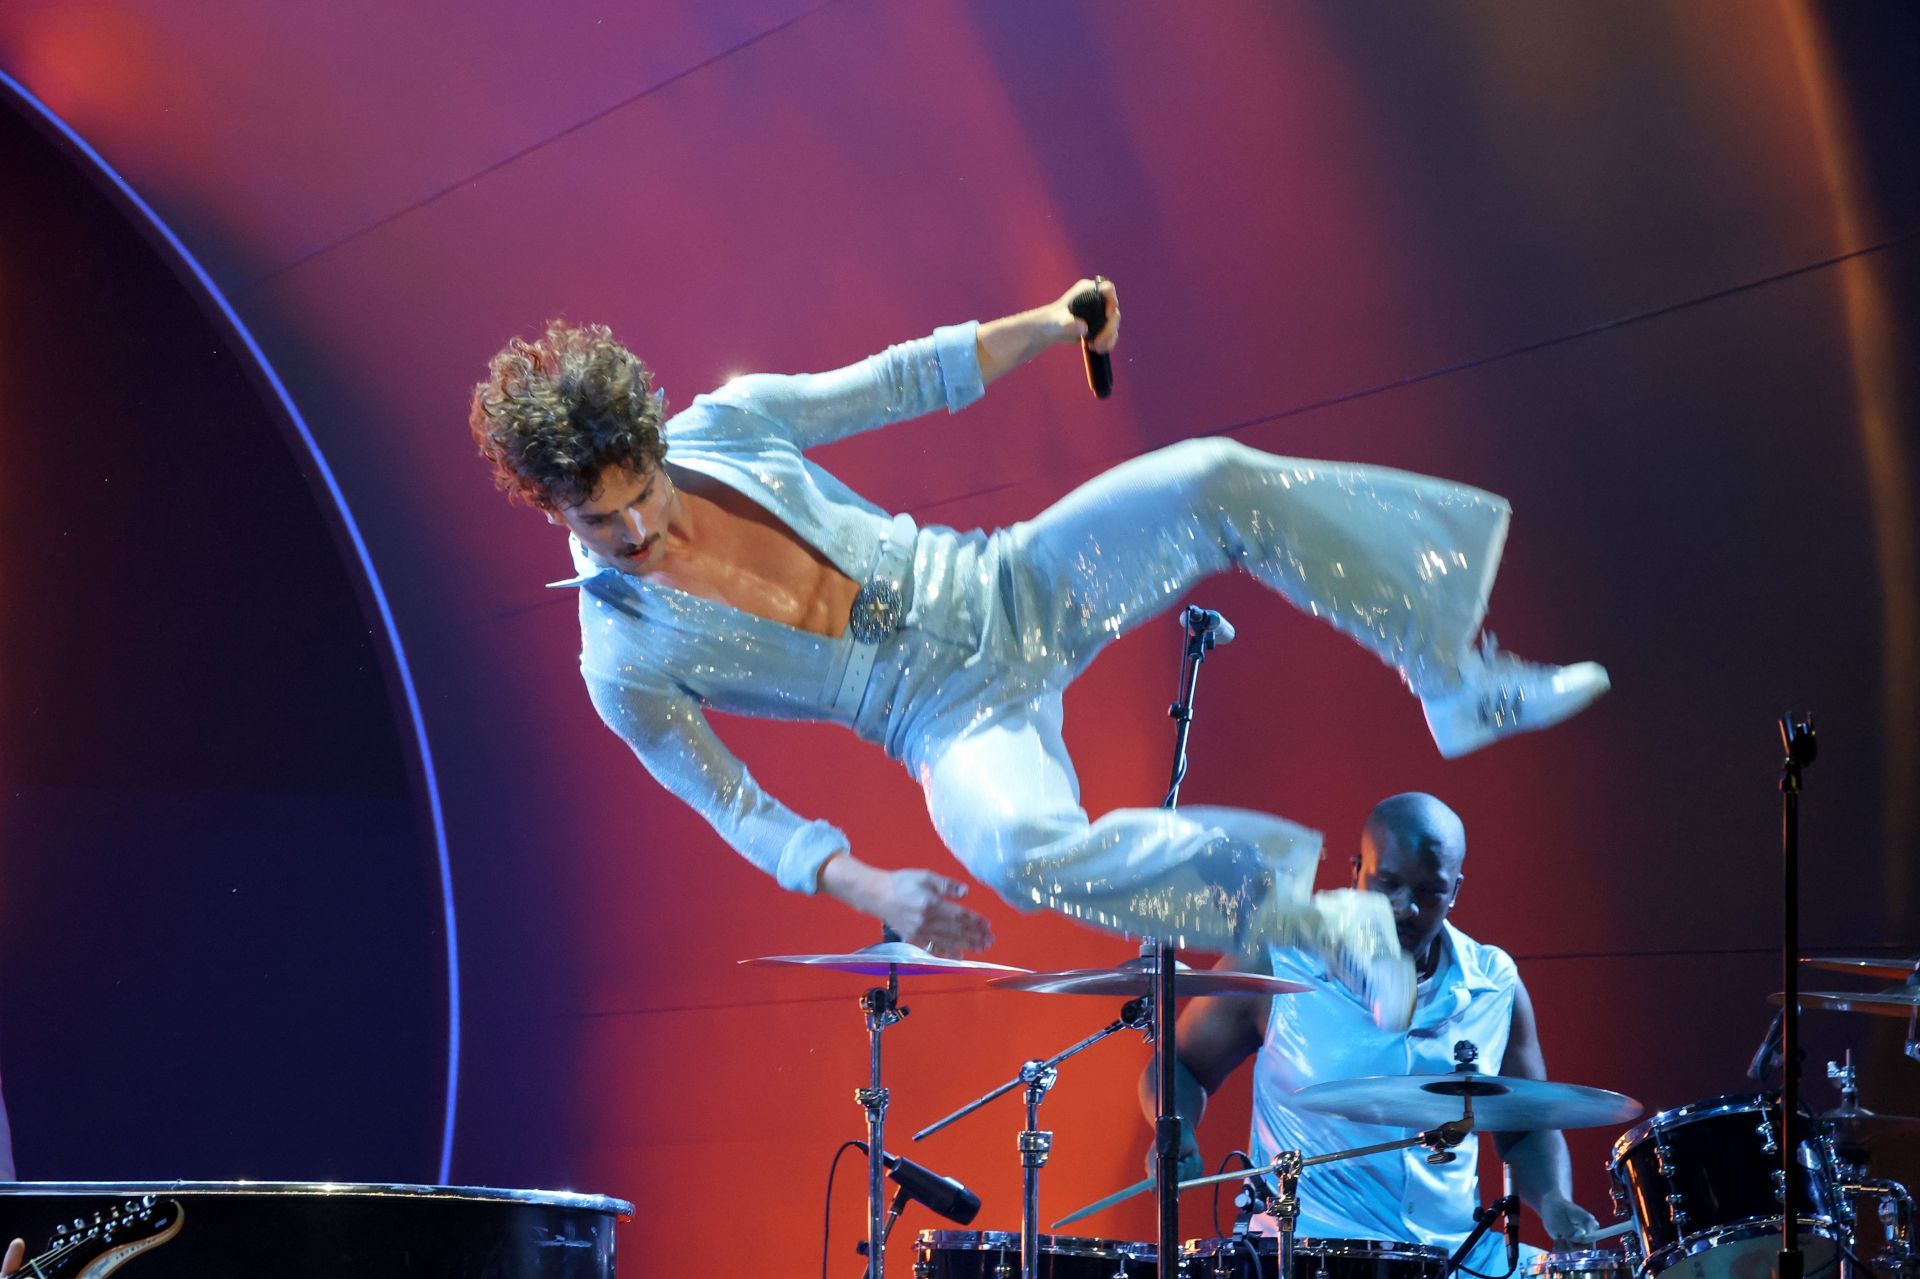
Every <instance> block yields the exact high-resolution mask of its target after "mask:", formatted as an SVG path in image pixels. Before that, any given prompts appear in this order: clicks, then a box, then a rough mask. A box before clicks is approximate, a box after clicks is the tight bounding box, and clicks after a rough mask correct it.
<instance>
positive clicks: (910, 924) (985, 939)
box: [874, 870, 993, 959]
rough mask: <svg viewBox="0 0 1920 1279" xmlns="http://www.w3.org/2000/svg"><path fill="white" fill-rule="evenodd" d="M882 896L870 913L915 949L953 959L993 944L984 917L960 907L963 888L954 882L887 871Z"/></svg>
mask: <svg viewBox="0 0 1920 1279" xmlns="http://www.w3.org/2000/svg"><path fill="white" fill-rule="evenodd" d="M883 893H884V896H883V899H882V901H881V902H880V903H879V904H878V909H877V910H875V912H874V913H875V914H877V915H879V916H880V918H881V919H883V920H885V921H886V922H887V923H888V924H891V925H892V926H893V931H895V932H896V933H899V934H900V935H901V936H902V937H904V938H906V939H907V940H908V941H910V942H912V943H913V944H914V945H916V946H924V947H926V948H927V949H928V950H930V951H932V952H933V953H934V954H936V955H945V956H947V957H948V958H956V959H957V958H958V957H959V956H960V954H961V953H962V952H963V951H969V950H985V949H986V948H987V947H989V946H991V945H993V929H992V928H991V927H990V926H989V925H988V923H987V921H986V918H985V917H984V916H981V915H977V914H975V913H974V912H973V911H970V910H968V909H967V908H966V907H965V906H962V905H960V902H959V899H960V898H962V897H965V896H966V895H967V886H966V885H965V884H963V883H961V882H960V881H959V880H957V879H948V878H947V877H946V876H945V875H936V874H934V872H932V871H930V870H895V871H889V872H887V876H886V880H885V884H884V889H883Z"/></svg>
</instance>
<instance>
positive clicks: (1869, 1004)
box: [1767, 987, 1920, 1017]
mask: <svg viewBox="0 0 1920 1279" xmlns="http://www.w3.org/2000/svg"><path fill="white" fill-rule="evenodd" d="M1785 1001H1786V995H1785V994H1784V993H1782V992H1780V991H1775V992H1774V993H1773V994H1771V995H1768V996H1767V1002H1768V1003H1770V1004H1780V1003H1784V1002H1785ZM1800 1007H1802V1008H1823V1009H1825V1010H1826V1011H1828V1012H1833V1013H1872V1014H1873V1015H1874V1016H1876V1017H1911V1016H1913V1015H1914V1012H1915V1011H1916V1010H1920V987H1916V988H1915V989H1913V990H1888V991H1872V990H1803V991H1801V992H1800Z"/></svg>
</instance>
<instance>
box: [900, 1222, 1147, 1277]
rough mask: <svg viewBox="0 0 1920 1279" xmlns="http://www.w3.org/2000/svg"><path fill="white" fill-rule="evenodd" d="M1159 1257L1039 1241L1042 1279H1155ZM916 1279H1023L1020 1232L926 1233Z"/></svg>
mask: <svg viewBox="0 0 1920 1279" xmlns="http://www.w3.org/2000/svg"><path fill="white" fill-rule="evenodd" d="M1157 1251H1158V1249H1156V1248H1155V1247H1154V1246H1153V1245H1152V1244H1150V1243H1129V1242H1126V1241H1124V1240H1114V1239H1076V1238H1074V1237H1072V1236H1071V1235H1041V1236H1040V1275H1041V1279H1153V1276H1156V1275H1158V1274H1159V1271H1160V1268H1159V1267H1158V1266H1156V1265H1155V1264H1154V1260H1153V1259H1154V1254H1155V1253H1156V1252H1157ZM913 1274H914V1279H1020V1232H1019V1231H1017V1230H1015V1231H1006V1230H922V1231H921V1232H920V1236H919V1240H918V1242H916V1243H915V1245H914V1261H913Z"/></svg>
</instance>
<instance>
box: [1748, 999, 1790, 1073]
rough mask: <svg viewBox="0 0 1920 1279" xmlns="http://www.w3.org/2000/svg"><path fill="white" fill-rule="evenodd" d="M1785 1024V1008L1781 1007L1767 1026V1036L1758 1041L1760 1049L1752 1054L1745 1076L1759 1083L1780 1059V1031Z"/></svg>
mask: <svg viewBox="0 0 1920 1279" xmlns="http://www.w3.org/2000/svg"><path fill="white" fill-rule="evenodd" d="M1786 1024H1787V1010H1786V1009H1784V1008H1782V1009H1781V1010H1780V1011H1779V1012H1777V1013H1775V1014H1774V1015H1773V1024H1772V1025H1771V1026H1768V1027H1767V1037H1766V1038H1765V1039H1763V1040H1761V1041H1760V1051H1759V1052H1757V1053H1755V1054H1754V1055H1753V1064H1752V1065H1750V1066H1748V1067H1747V1078H1748V1079H1751V1080H1753V1081H1754V1082H1755V1083H1759V1082H1760V1081H1761V1080H1764V1079H1765V1078H1766V1077H1767V1074H1768V1072H1769V1071H1771V1070H1772V1069H1773V1064H1774V1062H1776V1061H1778V1060H1779V1059H1780V1032H1781V1030H1782V1028H1783V1027H1785V1025H1786Z"/></svg>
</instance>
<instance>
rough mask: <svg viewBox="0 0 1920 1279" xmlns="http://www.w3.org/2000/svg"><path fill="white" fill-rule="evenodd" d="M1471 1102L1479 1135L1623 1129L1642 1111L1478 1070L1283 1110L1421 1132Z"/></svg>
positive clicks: (1298, 1102)
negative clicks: (1609, 1126)
mask: <svg viewBox="0 0 1920 1279" xmlns="http://www.w3.org/2000/svg"><path fill="white" fill-rule="evenodd" d="M1469 1097H1470V1098H1472V1100H1473V1130H1474V1131H1475V1132H1488V1131H1493V1132H1531V1131H1533V1130H1534V1129H1536V1128H1596V1127H1599V1126H1601V1125H1603V1124H1622V1123H1626V1122H1627V1121H1628V1120H1630V1119H1633V1118H1635V1117H1637V1116H1638V1115H1639V1114H1640V1112H1641V1111H1642V1110H1643V1109H1644V1107H1642V1106H1641V1104H1640V1103H1639V1102H1637V1101H1635V1100H1634V1099H1633V1098H1631V1097H1629V1096H1627V1095H1625V1094H1624V1093H1617V1092H1609V1091H1608V1090H1607V1089H1605V1088H1589V1087H1586V1086H1585V1085H1583V1084H1561V1083H1554V1082H1553V1081H1551V1080H1546V1079H1522V1078H1519V1077H1517V1076H1512V1075H1483V1074H1480V1073H1479V1072H1477V1071H1465V1072H1455V1073H1453V1074H1448V1075H1369V1076H1365V1077H1363V1078H1360V1079H1335V1080H1331V1081H1329V1082H1327V1083H1324V1084H1314V1085H1312V1086H1310V1087H1307V1088H1302V1089H1301V1090H1300V1091H1299V1092H1297V1093H1295V1094H1293V1096H1291V1097H1289V1098H1287V1099H1286V1104H1287V1105H1289V1106H1295V1107H1298V1108H1299V1109H1301V1110H1310V1111H1313V1112H1315V1113H1317V1114H1323V1115H1337V1116H1339V1117H1340V1118H1342V1119H1351V1120H1354V1121H1356V1122H1358V1123H1365V1124H1384V1125H1386V1126H1388V1127H1393V1128H1411V1129H1415V1130H1419V1131H1424V1130H1426V1129H1429V1128H1438V1127H1439V1126H1440V1125H1441V1124H1446V1123H1453V1122H1455V1121H1457V1120H1458V1119H1459V1118H1460V1117H1461V1112H1462V1110H1463V1109H1464V1104H1465V1103H1464V1099H1466V1098H1469Z"/></svg>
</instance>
